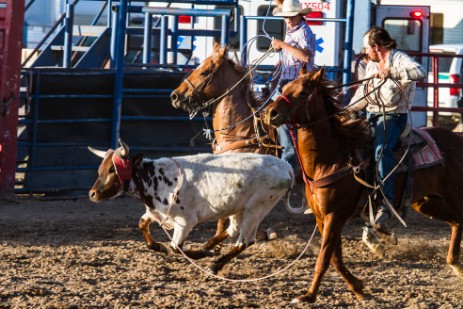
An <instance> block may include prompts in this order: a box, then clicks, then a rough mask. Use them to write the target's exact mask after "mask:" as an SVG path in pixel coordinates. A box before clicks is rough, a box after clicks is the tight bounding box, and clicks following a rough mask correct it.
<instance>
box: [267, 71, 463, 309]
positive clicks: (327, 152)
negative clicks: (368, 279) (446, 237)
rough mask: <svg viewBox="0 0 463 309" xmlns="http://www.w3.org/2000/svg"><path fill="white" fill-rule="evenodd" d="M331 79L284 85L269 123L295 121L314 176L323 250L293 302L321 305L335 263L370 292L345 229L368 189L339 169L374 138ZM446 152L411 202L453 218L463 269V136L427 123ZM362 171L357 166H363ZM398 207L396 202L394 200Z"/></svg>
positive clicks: (358, 288)
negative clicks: (347, 255) (355, 268)
mask: <svg viewBox="0 0 463 309" xmlns="http://www.w3.org/2000/svg"><path fill="white" fill-rule="evenodd" d="M333 86H335V85H333V84H332V83H331V82H330V81H328V80H327V79H325V78H324V68H322V69H321V70H319V71H318V72H310V73H307V74H304V75H302V74H301V76H300V78H298V79H297V80H295V81H293V82H292V83H290V84H288V85H286V86H285V87H284V88H283V94H282V95H281V96H280V97H278V98H277V99H276V100H275V102H273V103H271V104H269V105H268V106H267V108H266V115H265V117H264V121H265V122H267V123H269V124H272V125H275V126H279V125H282V124H284V123H286V122H287V121H288V120H291V121H292V122H293V123H295V126H296V127H297V137H298V151H299V155H300V160H301V165H302V167H303V170H304V171H305V173H306V175H307V177H308V178H309V179H311V180H312V181H314V182H311V181H307V184H306V196H307V199H308V200H309V205H310V207H311V208H312V211H313V213H314V214H315V216H316V222H317V227H318V229H319V231H320V233H321V235H322V243H321V248H320V252H319V255H318V258H317V262H316V265H315V274H314V278H313V281H312V285H311V287H310V289H309V290H308V291H307V292H306V293H305V294H304V295H302V296H299V297H297V298H295V299H294V300H293V303H299V302H314V301H315V300H316V297H317V292H318V289H319V287H320V284H321V280H322V278H323V275H324V274H325V272H326V270H327V268H328V266H329V263H331V265H332V266H333V267H334V268H335V269H336V270H337V271H338V272H339V273H340V274H341V276H342V277H343V279H344V280H345V282H346V283H347V285H348V287H349V288H350V289H351V290H352V291H353V292H354V293H355V295H356V297H357V298H358V299H359V300H363V299H364V297H365V296H366V295H365V294H364V292H363V283H362V281H361V280H359V279H358V278H356V277H355V276H354V275H353V274H352V273H351V272H350V271H349V270H348V269H347V267H346V266H345V265H344V263H343V256H342V242H341V231H342V229H343V226H344V225H345V223H346V221H347V220H348V219H349V217H351V216H352V214H353V213H354V211H355V209H356V206H357V205H358V202H359V199H360V198H361V195H362V192H364V187H363V186H362V185H361V184H360V183H359V182H358V181H356V179H354V177H353V175H354V171H353V170H351V171H352V172H348V173H340V172H339V171H341V170H345V169H346V167H347V169H349V167H353V166H355V165H356V164H359V162H355V159H352V158H354V157H355V156H354V155H353V152H354V150H355V149H356V148H357V149H359V148H362V147H364V146H365V144H366V143H368V141H369V137H368V133H367V132H366V131H365V130H364V129H365V125H366V121H363V120H357V121H352V120H348V119H349V118H350V117H349V115H348V112H347V111H342V109H341V108H340V106H341V105H340V104H341V103H340V102H338V101H337V99H336V93H335V92H334V89H336V88H335V87H333ZM426 131H427V132H428V133H429V134H430V135H431V136H432V138H433V139H434V140H435V142H436V144H437V146H438V147H439V148H440V151H441V152H442V153H443V154H444V158H445V161H444V163H443V164H436V165H433V166H431V167H428V168H424V169H420V170H417V171H415V172H414V179H415V181H414V185H413V196H412V202H411V207H412V208H413V209H414V210H415V211H417V212H419V213H422V214H424V215H426V216H429V217H433V218H436V219H440V220H443V221H445V222H447V223H448V224H449V225H450V227H451V231H452V233H451V237H450V248H449V252H448V255H447V263H448V264H449V265H450V266H451V267H452V268H453V270H454V271H455V272H456V273H457V274H458V275H460V276H461V275H462V274H463V268H462V266H461V265H460V262H459V255H460V243H461V236H462V223H463V190H461V189H460V187H461V181H462V180H461V178H462V176H463V137H462V136H459V135H457V134H455V133H453V132H451V131H449V130H447V129H444V128H426ZM357 172H358V170H357ZM405 174H406V173H403V172H402V173H398V174H397V176H396V178H395V195H396V196H395V199H394V200H395V201H397V202H396V203H399V202H400V197H401V196H402V193H403V192H404V187H405V184H404V183H405V181H406V176H405ZM329 175H337V177H336V178H337V179H336V180H333V181H331V182H326V181H325V184H324V185H320V186H317V185H314V184H315V183H317V180H319V179H327V177H330V176H329ZM395 206H397V205H395Z"/></svg>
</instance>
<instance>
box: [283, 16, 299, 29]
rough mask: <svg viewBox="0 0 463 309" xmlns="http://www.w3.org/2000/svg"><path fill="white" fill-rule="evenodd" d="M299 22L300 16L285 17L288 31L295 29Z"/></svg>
mask: <svg viewBox="0 0 463 309" xmlns="http://www.w3.org/2000/svg"><path fill="white" fill-rule="evenodd" d="M301 20H302V16H301V15H296V16H291V17H285V22H286V26H287V27H288V29H293V28H294V27H296V26H297V25H299V23H300V22H301Z"/></svg>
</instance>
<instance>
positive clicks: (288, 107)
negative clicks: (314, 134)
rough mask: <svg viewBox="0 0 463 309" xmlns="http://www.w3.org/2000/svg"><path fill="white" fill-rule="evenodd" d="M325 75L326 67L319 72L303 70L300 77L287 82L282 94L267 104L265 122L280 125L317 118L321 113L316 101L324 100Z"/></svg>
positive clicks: (301, 122) (305, 121) (299, 122)
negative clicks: (321, 92) (323, 83)
mask: <svg viewBox="0 0 463 309" xmlns="http://www.w3.org/2000/svg"><path fill="white" fill-rule="evenodd" d="M324 75H325V69H324V67H323V68H321V69H320V70H319V71H317V72H309V73H306V72H305V71H301V74H300V76H299V78H297V79H296V80H294V81H292V82H290V83H288V84H286V85H285V86H284V87H283V89H282V94H281V95H280V96H278V97H277V99H276V100H275V101H274V102H273V103H270V104H269V105H268V106H267V108H266V109H265V116H264V122H266V123H267V124H270V125H273V126H280V125H282V124H285V123H287V122H294V123H296V124H299V125H304V124H308V123H310V122H312V121H314V120H316V119H314V117H315V116H316V115H317V114H318V113H319V111H318V108H319V107H317V105H319V104H316V101H322V100H323V97H322V96H320V90H321V89H322V88H321V87H322V81H324ZM323 89H324V88H323Z"/></svg>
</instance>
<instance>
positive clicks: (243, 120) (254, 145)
mask: <svg viewBox="0 0 463 309" xmlns="http://www.w3.org/2000/svg"><path fill="white" fill-rule="evenodd" d="M170 98H171V101H172V105H173V106H174V107H175V108H182V109H183V110H185V111H187V112H189V113H190V116H193V115H195V114H196V112H198V111H199V110H201V109H206V108H208V107H211V108H212V128H213V130H214V134H215V139H214V141H213V143H212V150H213V152H214V153H215V154H220V153H224V152H254V153H261V154H275V155H277V154H278V153H277V150H278V146H277V141H276V133H275V130H274V129H273V127H271V126H266V125H263V124H262V123H261V121H260V120H259V118H258V117H257V116H258V113H257V114H256V113H255V112H256V111H257V109H258V108H259V106H260V104H261V102H258V101H257V100H256V99H255V98H254V93H253V92H252V89H251V87H250V76H249V75H248V71H247V69H246V68H244V67H241V66H239V65H237V64H235V63H234V62H233V61H232V60H231V59H229V58H228V56H227V47H226V46H223V47H222V46H220V45H219V44H215V45H214V50H213V52H212V54H211V55H210V56H209V57H208V58H207V59H206V60H204V62H202V63H201V65H199V66H198V67H197V68H196V69H195V70H194V71H193V72H192V73H191V74H190V75H189V76H188V77H187V78H185V80H184V81H183V82H182V83H181V84H180V86H178V87H177V89H175V90H174V91H173V92H172V93H171V95H170Z"/></svg>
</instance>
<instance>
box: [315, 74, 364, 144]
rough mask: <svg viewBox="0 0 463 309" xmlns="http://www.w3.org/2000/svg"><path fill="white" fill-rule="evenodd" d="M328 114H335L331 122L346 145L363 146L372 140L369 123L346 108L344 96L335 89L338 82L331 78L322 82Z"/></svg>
mask: <svg viewBox="0 0 463 309" xmlns="http://www.w3.org/2000/svg"><path fill="white" fill-rule="evenodd" d="M319 85H320V86H321V88H322V91H321V92H322V95H323V99H324V101H325V107H326V111H327V113H328V115H329V116H330V115H335V116H333V117H331V118H330V122H331V125H332V128H333V130H334V131H335V132H336V135H337V136H339V139H340V141H341V143H342V144H343V146H344V147H346V148H348V149H355V148H361V147H364V146H366V145H368V144H369V143H370V142H371V134H370V128H369V124H368V122H367V121H366V120H363V119H353V117H352V116H353V112H352V111H350V110H347V109H344V108H343V107H342V106H343V102H342V99H343V96H342V95H339V94H338V93H337V92H336V91H335V90H336V89H337V87H336V84H335V83H334V82H332V81H331V80H329V79H323V80H322V81H321V82H320V84H319Z"/></svg>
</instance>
